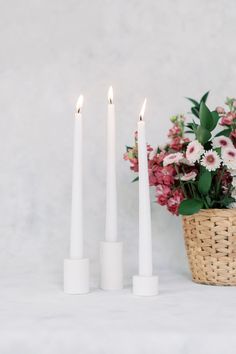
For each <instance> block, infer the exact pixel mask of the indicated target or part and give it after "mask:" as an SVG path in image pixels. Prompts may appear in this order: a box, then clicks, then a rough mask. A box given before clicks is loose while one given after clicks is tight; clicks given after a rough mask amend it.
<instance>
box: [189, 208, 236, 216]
mask: <svg viewBox="0 0 236 354" xmlns="http://www.w3.org/2000/svg"><path fill="white" fill-rule="evenodd" d="M200 213H201V214H223V213H228V214H229V213H230V214H236V208H231V209H220V208H209V209H200V210H199V212H197V213H195V214H192V215H182V217H186V216H187V217H188V216H190V217H191V216H193V215H198V214H200Z"/></svg>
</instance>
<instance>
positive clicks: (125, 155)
mask: <svg viewBox="0 0 236 354" xmlns="http://www.w3.org/2000/svg"><path fill="white" fill-rule="evenodd" d="M123 159H124V160H125V161H128V160H129V155H128V152H126V153H125V154H124V155H123Z"/></svg>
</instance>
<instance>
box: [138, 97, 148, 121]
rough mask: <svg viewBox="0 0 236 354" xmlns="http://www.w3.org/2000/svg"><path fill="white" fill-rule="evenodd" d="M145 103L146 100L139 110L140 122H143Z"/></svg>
mask: <svg viewBox="0 0 236 354" xmlns="http://www.w3.org/2000/svg"><path fill="white" fill-rule="evenodd" d="M146 103H147V99H146V98H145V100H144V102H143V105H142V108H141V111H140V114H139V119H140V120H143V116H144V112H145V108H146Z"/></svg>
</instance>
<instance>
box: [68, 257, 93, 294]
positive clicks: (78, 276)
mask: <svg viewBox="0 0 236 354" xmlns="http://www.w3.org/2000/svg"><path fill="white" fill-rule="evenodd" d="M64 292H65V293H67V294H72V295H73V294H87V293H88V292H89V259H88V258H81V259H71V258H68V259H65V260H64Z"/></svg>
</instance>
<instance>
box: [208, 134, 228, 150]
mask: <svg viewBox="0 0 236 354" xmlns="http://www.w3.org/2000/svg"><path fill="white" fill-rule="evenodd" d="M212 146H213V148H218V147H219V148H222V149H224V148H232V147H233V143H232V140H231V139H230V138H227V137H226V136H217V137H215V138H214V139H213V140H212Z"/></svg>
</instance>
